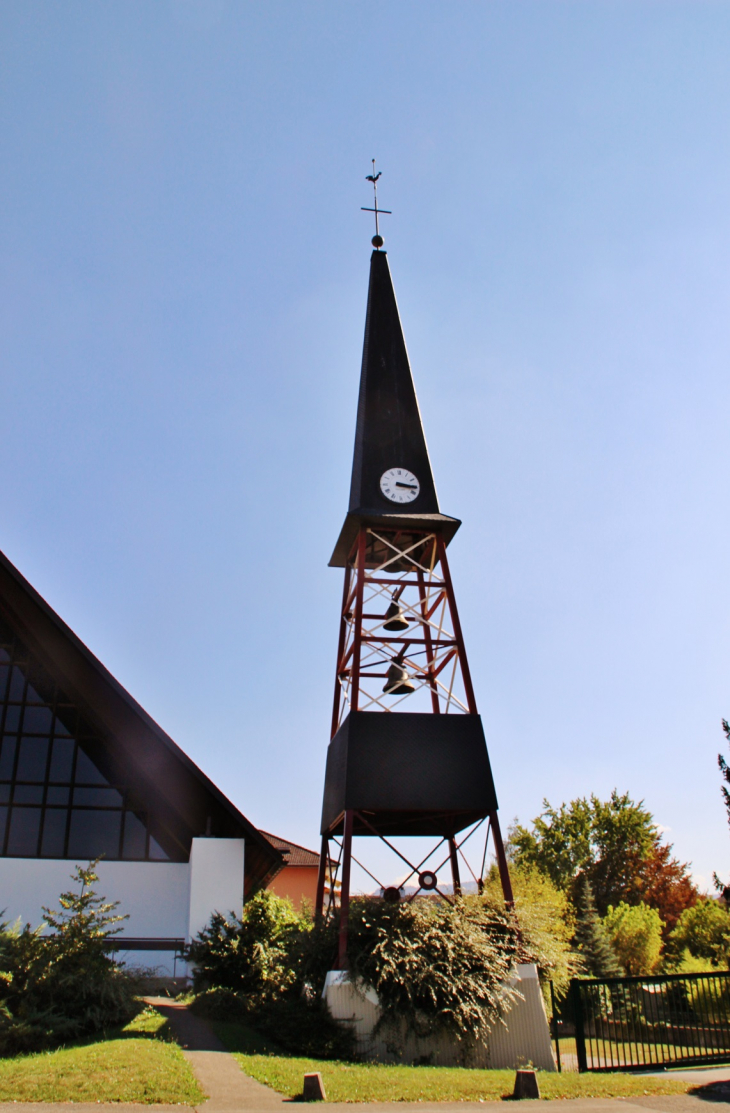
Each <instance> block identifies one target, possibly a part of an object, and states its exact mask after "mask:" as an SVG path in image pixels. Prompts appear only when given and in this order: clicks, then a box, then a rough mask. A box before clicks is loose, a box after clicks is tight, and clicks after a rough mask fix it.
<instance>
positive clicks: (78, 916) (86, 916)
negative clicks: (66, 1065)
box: [0, 862, 136, 1055]
mask: <svg viewBox="0 0 730 1113" xmlns="http://www.w3.org/2000/svg"><path fill="white" fill-rule="evenodd" d="M73 878H74V880H75V881H76V882H78V884H79V886H80V888H79V891H78V892H75V891H73V890H71V891H69V892H65V893H62V894H61V896H60V898H59V903H60V905H61V910H60V911H54V910H52V909H50V908H44V909H43V911H44V913H45V917H46V922H45V924H42V925H41V926H40V927H38V928H36V929H32V928H31V927H30V925H28V924H26V926H25V927H24V928H23V929H22V930H20V929H15V930H10V931H5V932H4V933H2V934H0V1055H14V1054H18V1053H19V1052H26V1051H38V1050H40V1049H42V1048H45V1047H51V1046H53V1045H54V1044H57V1043H59V1042H61V1041H64V1040H69V1039H77V1038H79V1037H80V1036H84V1035H87V1034H90V1033H92V1032H98V1031H101V1030H102V1029H104V1028H108V1027H112V1026H115V1025H120V1024H123V1023H125V1022H126V1021H127V1020H129V1019H131V1017H132V1016H133V1015H134V1012H135V1009H136V1005H135V1002H134V997H133V992H134V987H133V985H132V982H131V980H130V978H129V977H128V976H126V975H125V974H124V973H123V972H122V970H121V968H120V967H119V965H118V964H117V963H116V962H115V960H114V958H113V957H112V956H111V955H110V954H109V953H108V946H107V941H108V939H109V937H110V936H112V935H114V934H115V933H116V932H118V931H119V930H120V928H119V926H118V925H119V923H120V921H122V920H126V919H127V917H126V916H121V915H119V914H118V913H117V912H116V907H117V902H110V901H109V902H108V901H106V900H105V899H104V897H100V896H97V894H96V892H95V891H94V888H93V885H94V884H95V882H96V881H97V880H98V877H97V874H96V862H90V863H89V865H88V866H86V867H82V866H78V867H77V868H76V871H75V873H74V875H73ZM46 927H49V928H50V929H51V931H50V932H49V933H46V931H45V928H46Z"/></svg>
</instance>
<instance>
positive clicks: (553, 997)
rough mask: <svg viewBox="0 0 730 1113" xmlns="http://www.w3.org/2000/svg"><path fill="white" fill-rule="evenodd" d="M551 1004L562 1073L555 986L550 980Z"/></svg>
mask: <svg viewBox="0 0 730 1113" xmlns="http://www.w3.org/2000/svg"><path fill="white" fill-rule="evenodd" d="M550 1005H551V1007H552V1010H553V1039H554V1040H555V1057H556V1059H557V1060H558V1074H562V1071H563V1068H562V1067H561V1065H560V1036H559V1035H558V1014H557V1012H556V1009H555V987H554V986H553V983H552V982H550Z"/></svg>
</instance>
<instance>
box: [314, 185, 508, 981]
mask: <svg viewBox="0 0 730 1113" xmlns="http://www.w3.org/2000/svg"><path fill="white" fill-rule="evenodd" d="M376 209H377V202H376ZM379 211H381V212H382V211H383V210H379ZM376 219H377V211H376ZM373 244H374V247H375V250H374V251H373V253H372V256H371V259H370V284H369V290H368V302H367V316H366V321H365V341H364V346H363V356H362V369H361V375H360V395H359V401H358V408H357V427H356V433H355V452H354V459H353V465H352V482H351V485H350V507H349V510H348V513H347V516H346V518H345V523H344V525H343V527H342V530H341V532H340V536H339V538H338V540H337V544H336V545H335V549H334V553H333V555H332V559H331V560H330V566H331V567H334V568H342V569H344V586H343V592H342V606H341V610H340V620H339V639H338V646H337V666H336V674H335V690H334V703H333V709H332V729H331V741H330V744H329V749H328V753H327V768H326V774H325V786H324V801H323V806H322V824H321V834H322V850H321V857H320V867H319V883H318V887H317V901H316V913H317V915H318V916H322V915H332V916H339V950H338V962H337V965H338V967H339V968H340V969H345V968H346V967H347V921H348V912H349V900H350V878H351V865H352V862H353V859H354V857H355V856H354V852H353V845H356V847H357V855H358V858H357V859H356V860H357V861H358V864H361V865H362V866H363V868H364V869H365V871H366V872H367V873H369V874H370V876H371V877H372V878H373V879H374V880H376V881H377V878H376V876H375V874H374V873H371V872H370V870H369V869H368V867H367V864H366V863H367V852H368V851H367V847H368V845H372V840H374V839H382V840H383V841H384V842H386V843H387V844H388V846H389V847H390V848H391V850H393V851H394V852H395V854H396V855H397V856H398V858H399V859H400V860H401V862H402V864H404V866H406V865H407V869H409V870H410V874H408V873H407V875H406V880H405V881H403V882H402V883H401V885H400V887H397V886H394V885H381V891H382V895H383V898H384V899H385V900H392V901H398V900H401V899H411V898H412V895H413V893H414V891H415V893H416V894H418V893H424V892H425V893H428V892H434V891H435V892H438V893H440V894H441V896H442V897H443V898H444V899H446V900H449V899H453V898H452V896H451V893H449V892H448V891H445V890H444V891H442V890H441V889H440V888H439V884H440V882H439V879H438V876H437V875H438V872H439V870H440V869H443V868H447V869H448V870H449V872H450V877H451V892H452V893H453V894H456V895H458V894H459V893H460V892H461V876H460V863H462V864H463V863H466V864H467V865H468V863H467V860H466V857H465V853H464V849H463V847H464V843H465V842H466V840H467V838H471V837H472V835H474V834H475V832H476V831H477V830H478V829H479V831H480V835H479V837H480V838H481V837H482V836H484V856H486V852H487V841H488V839H489V837H490V835H491V838H492V845H493V848H494V853H495V855H496V858H497V864H498V867H499V873H500V878H501V882H502V889H503V892H504V897H505V901H507V902H508V903H510V904H511V903H512V889H511V885H510V878H509V870H508V866H507V860H506V857H505V852H504V846H503V842H502V835H501V831H500V826H499V818H498V814H497V797H496V793H495V789H494V782H493V779H492V771H491V768H490V763H489V756H488V753H487V745H486V740H485V736H484V728H483V726H482V721H481V718H480V716H479V713H478V710H477V703H476V698H475V695H474V688H473V684H472V678H471V674H470V672H469V664H468V661H467V656H466V650H465V646H464V639H463V636H462V631H461V625H460V622H459V614H458V610H457V607H456V598H455V595H454V588H453V584H452V581H451V575H450V572H449V564H448V560H447V556H446V550H447V547H448V545H449V543H450V542H451V540H452V539H453V537H454V534H455V533H456V531H457V529H458V528H459V525H460V522H459V521H458V520H457V519H456V518H451V517H448V516H447V515H445V514H442V513H441V511H440V509H439V504H438V498H437V496H436V486H435V483H434V479H433V473H432V470H431V461H430V459H429V455H428V448H427V446H426V438H425V436H424V432H423V426H422V423H421V415H420V412H419V408H418V400H417V398H416V391H415V387H414V383H413V377H412V374H411V369H410V364H409V361H408V353H407V351H406V345H405V340H404V337H403V331H402V328H401V323H400V317H399V314H398V306H397V304H396V299H395V291H394V289H393V282H392V279H391V274H390V268H389V266H388V257H387V254H386V252H385V251H384V250H382V244H383V241H382V238H381V237H380V235H379V234H377V228H376V236H375V237H374V238H373ZM410 836H421V837H423V840H424V847H425V851H424V853H425V857H423V856H422V855H420V854H419V856H418V857H417V860H416V861H415V862H411V860H410V858H409V857H408V855H407V854H404V853H403V852H402V850H401V849H399V847H398V839H403V838H406V837H409V838H408V847H411V846H412V845H414V844H413V843H412V841H411V839H410ZM426 839H428V840H429V843H426ZM475 841H476V840H475ZM472 845H473V844H472ZM429 846H433V849H431V851H430V853H429V852H427V851H428V847H429ZM360 847H362V849H360ZM362 859H365V861H362ZM484 860H485V859H484V858H482V866H481V870H479V871H478V876H477V874H475V873H474V872H473V871H472V876H473V877H474V879H475V881H476V885H477V887H478V888H479V889H481V882H482V875H483V869H484ZM328 881H329V884H328ZM337 882H339V902H337V901H336V885H337ZM379 884H380V883H379ZM406 894H407V895H406ZM325 895H327V898H328V899H327V907H325ZM338 903H339V907H338V906H337V904H338Z"/></svg>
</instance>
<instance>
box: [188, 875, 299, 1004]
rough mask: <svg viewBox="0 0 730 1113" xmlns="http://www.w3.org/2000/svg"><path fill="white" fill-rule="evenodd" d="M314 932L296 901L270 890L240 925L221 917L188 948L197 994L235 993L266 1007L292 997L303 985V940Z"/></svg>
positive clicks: (254, 899) (231, 917)
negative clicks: (286, 995)
mask: <svg viewBox="0 0 730 1113" xmlns="http://www.w3.org/2000/svg"><path fill="white" fill-rule="evenodd" d="M310 928H311V920H307V919H305V917H303V916H300V915H299V913H298V912H297V911H296V910H295V908H294V906H293V904H292V903H291V901H288V900H284V899H283V898H282V897H277V896H276V894H275V893H270V892H268V891H266V890H264V891H263V892H260V893H257V894H256V896H255V897H252V898H251V900H249V901H247V903H246V906H245V908H244V910H243V916H242V918H241V919H240V920H239V919H238V917H237V916H236V915H235V914H234V913H233V912H231V913H230V915H229V917H228V919H226V917H225V916H222V915H221V913H220V912H215V913H214V914H213V916H212V918H211V921H210V924H209V925H208V927H207V928H205V929H204V930H203V931H201V932H200V933H199V935H198V937H197V939H195V940H194V941H193V942H192V943H191V944H190V947H189V948H188V952H187V957H188V959H189V961H190V962H192V963H194V966H195V970H194V973H193V987H194V989H195V990H196V992H200V991H201V990H206V989H210V988H216V989H233V990H235V991H236V992H239V993H245V994H247V995H249V996H252V997H255V998H257V1000H259V1001H261V1002H263V1001H267V1000H271V999H272V998H276V997H278V996H280V995H281V994H282V993H286V992H287V990H290V989H292V988H293V987H294V986H295V985H296V983H297V980H298V979H297V975H298V971H297V969H296V967H297V965H298V962H297V957H298V954H299V952H300V950H301V936H302V934H304V933H306V932H307V931H308V930H309V929H310Z"/></svg>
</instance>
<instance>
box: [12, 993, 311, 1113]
mask: <svg viewBox="0 0 730 1113" xmlns="http://www.w3.org/2000/svg"><path fill="white" fill-rule="evenodd" d="M145 1001H147V1003H148V1004H149V1005H153V1006H154V1007H155V1008H156V1009H157V1011H158V1012H160V1013H162V1015H163V1016H165V1017H167V1020H168V1022H169V1024H170V1028H171V1029H172V1033H173V1035H174V1036H175V1038H176V1040H177V1041H178V1043H179V1044H180V1046H181V1048H182V1049H183V1055H184V1056H185V1058H186V1059H187V1060H188V1062H189V1063H190V1066H191V1067H192V1068H193V1071H194V1072H195V1075H196V1077H197V1079H198V1082H199V1083H200V1085H201V1086H202V1088H203V1090H204V1091H205V1093H206V1094H208V1095H209V1100H208V1101H207V1102H206V1103H205V1106H204V1109H205V1113H232V1111H233V1110H236V1111H238V1110H249V1109H251V1110H253V1109H256V1110H262V1113H263V1111H266V1110H271V1109H274V1108H276V1109H281V1107H282V1105H284V1104H285V1103H286V1104H289V1103H288V1101H287V1099H286V1098H284V1097H282V1095H281V1094H277V1092H276V1091H275V1090H271V1089H270V1088H269V1087H268V1086H264V1085H263V1084H262V1083H261V1082H256V1081H255V1079H253V1078H249V1077H248V1075H247V1074H244V1073H243V1071H242V1070H241V1068H240V1067H239V1065H238V1063H237V1062H236V1060H235V1059H234V1058H233V1056H232V1055H231V1054H230V1052H228V1051H226V1049H225V1048H224V1046H223V1044H222V1043H221V1042H220V1040H219V1039H218V1037H217V1036H216V1035H215V1033H214V1032H213V1029H212V1028H211V1026H210V1025H209V1024H207V1023H206V1021H204V1020H201V1019H200V1017H197V1016H194V1015H193V1013H191V1012H190V1010H189V1009H188V1008H187V1007H186V1006H185V1005H180V1004H178V1002H177V1001H171V1000H170V998H169V997H145ZM201 1108H203V1107H201ZM16 1113H17V1111H16ZM177 1113H180V1111H179V1109H178V1111H177Z"/></svg>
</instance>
